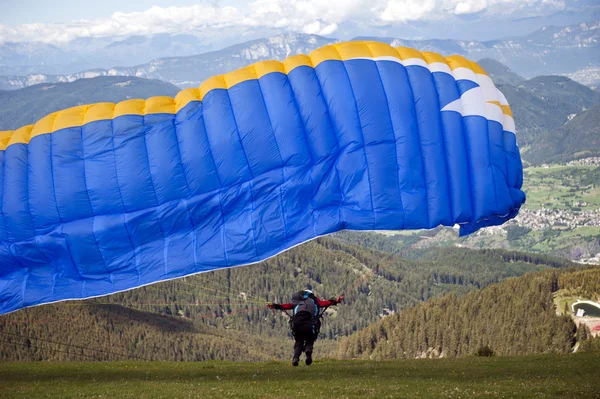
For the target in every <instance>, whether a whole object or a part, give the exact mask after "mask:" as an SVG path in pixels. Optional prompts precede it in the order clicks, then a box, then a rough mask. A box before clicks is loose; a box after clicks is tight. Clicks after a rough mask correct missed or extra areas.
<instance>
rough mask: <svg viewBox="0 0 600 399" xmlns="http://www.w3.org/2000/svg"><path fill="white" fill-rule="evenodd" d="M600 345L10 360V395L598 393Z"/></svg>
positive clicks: (6, 367) (2, 381) (4, 393)
mask: <svg viewBox="0 0 600 399" xmlns="http://www.w3.org/2000/svg"><path fill="white" fill-rule="evenodd" d="M598 364H600V353H578V354H574V355H562V356H558V355H538V356H529V357H496V358H475V357H472V358H463V359H435V360H429V359H427V360H399V361H385V362H375V361H345V362H343V361H330V360H328V361H317V362H315V363H314V364H313V365H312V366H311V367H306V366H304V365H301V366H300V367H298V368H293V367H291V365H289V364H288V363H278V362H272V363H228V362H201V363H159V362H158V363H154V362H151V363H150V362H118V363H109V362H105V363H3V364H0V396H1V397H3V398H31V399H33V398H47V397H52V398H168V399H175V398H229V397H231V398H265V399H267V398H365V397H366V398H396V397H398V398H400V397H401V398H534V397H535V398H582V397H586V398H592V397H600V383H599V382H598V378H597V376H598V375H597V372H598Z"/></svg>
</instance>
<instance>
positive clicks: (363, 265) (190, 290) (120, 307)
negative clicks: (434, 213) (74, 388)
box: [0, 238, 572, 360]
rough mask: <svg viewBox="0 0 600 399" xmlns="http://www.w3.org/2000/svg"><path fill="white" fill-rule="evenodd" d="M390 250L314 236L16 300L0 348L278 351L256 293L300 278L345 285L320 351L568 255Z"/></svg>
mask: <svg viewBox="0 0 600 399" xmlns="http://www.w3.org/2000/svg"><path fill="white" fill-rule="evenodd" d="M398 255H402V254H398V253H393V252H392V253H391V254H390V253H386V252H380V251H376V250H371V249H367V248H364V247H360V246H354V245H348V244H344V243H341V242H340V241H339V240H336V239H334V238H321V239H318V240H315V241H312V242H310V243H307V244H304V245H302V246H300V247H297V248H295V249H292V250H290V251H288V252H285V253H283V254H281V255H279V256H277V257H275V258H272V259H270V260H268V261H266V262H262V263H260V264H257V265H252V266H247V267H241V268H235V269H229V270H221V271H216V272H210V273H205V274H201V275H198V276H194V277H188V278H185V279H181V280H175V281H168V282H163V283H159V284H156V285H152V286H147V287H143V288H139V289H136V290H132V291H128V292H124V293H119V294H115V295H112V296H109V297H104V298H98V299H94V300H88V301H83V302H67V303H62V304H56V305H47V306H42V307H36V308H32V309H25V310H22V311H19V312H15V313H13V314H9V315H5V316H0V335H1V336H0V341H2V342H1V344H0V348H1V349H0V359H3V360H20V359H39V360H41V359H72V360H77V359H82V358H86V359H96V360H105V359H107V358H110V359H118V358H128V357H136V358H149V359H156V360H203V359H231V360H261V359H272V358H283V359H286V358H287V357H288V355H289V353H288V352H289V347H290V345H291V342H290V341H289V338H288V328H287V318H286V316H285V315H283V314H282V313H279V312H274V311H270V310H268V309H266V308H265V303H266V302H267V301H275V302H282V301H286V300H287V299H288V298H289V296H290V294H291V293H293V292H295V291H297V290H300V289H304V288H310V289H312V290H313V291H315V293H316V294H317V295H318V296H320V297H323V298H328V297H331V296H334V295H340V294H345V295H346V300H345V302H344V304H343V305H341V306H338V307H337V308H332V309H331V310H330V311H329V312H328V315H327V318H326V321H325V323H324V326H323V328H322V331H321V332H322V340H321V341H319V351H320V353H321V354H324V353H329V354H330V355H334V354H335V342H336V341H337V340H338V339H339V338H340V337H344V336H348V335H351V334H353V333H354V332H356V331H358V330H361V329H363V328H366V327H367V326H369V325H370V324H371V323H373V322H376V321H378V320H380V319H381V318H382V317H385V316H387V315H390V314H394V313H396V312H398V311H400V310H402V309H405V308H408V307H411V306H414V305H416V304H419V303H421V302H423V301H427V300H429V299H431V298H436V297H440V296H443V295H446V294H448V293H452V292H453V293H455V294H456V295H458V296H461V295H463V294H466V293H468V292H470V291H473V290H476V289H479V288H482V287H485V286H487V285H489V284H493V283H496V282H498V281H502V280H504V279H506V278H508V277H513V276H520V275H523V274H525V273H528V272H531V271H539V270H542V269H545V268H548V267H561V268H562V267H569V266H571V265H572V264H571V263H570V262H567V261H562V260H557V259H554V258H550V257H540V256H536V255H529V254H520V253H510V252H505V251H481V252H478V251H473V250H468V249H460V248H456V249H445V250H439V252H435V253H433V252H430V253H429V254H428V255H427V256H423V257H422V259H414V260H410V259H406V258H403V257H401V256H398ZM70 345H75V347H73V346H70ZM108 352H110V353H108Z"/></svg>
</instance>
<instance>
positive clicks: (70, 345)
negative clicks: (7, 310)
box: [0, 331, 150, 361]
mask: <svg viewBox="0 0 600 399" xmlns="http://www.w3.org/2000/svg"><path fill="white" fill-rule="evenodd" d="M0 334H3V335H8V336H13V337H19V338H27V339H33V340H35V341H40V342H46V343H49V344H56V345H62V346H66V347H71V348H78V349H84V350H89V351H94V352H99V353H104V354H107V355H115V356H121V357H129V358H133V359H138V360H146V361H150V359H146V358H143V357H139V356H134V355H126V354H124V353H115V352H109V351H105V350H102V349H94V348H89V347H86V346H80V345H73V344H65V343H62V342H56V341H50V340H48V339H44V338H34V337H30V336H28V335H20V334H15V333H9V332H5V331H0Z"/></svg>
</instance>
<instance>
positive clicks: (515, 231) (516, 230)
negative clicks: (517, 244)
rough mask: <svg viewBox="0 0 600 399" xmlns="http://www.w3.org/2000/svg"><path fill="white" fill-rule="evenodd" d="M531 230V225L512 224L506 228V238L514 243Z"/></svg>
mask: <svg viewBox="0 0 600 399" xmlns="http://www.w3.org/2000/svg"><path fill="white" fill-rule="evenodd" d="M530 231H531V229H530V228H529V227H525V226H519V225H510V226H508V227H507V228H506V239H507V240H508V242H510V243H511V244H512V243H513V242H514V241H517V240H518V239H519V238H521V237H523V236H525V235H527V234H528V233H529V232H530Z"/></svg>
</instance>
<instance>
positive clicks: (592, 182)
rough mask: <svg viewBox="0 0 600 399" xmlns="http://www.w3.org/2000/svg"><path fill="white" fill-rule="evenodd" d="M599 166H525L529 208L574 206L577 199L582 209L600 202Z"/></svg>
mask: <svg viewBox="0 0 600 399" xmlns="http://www.w3.org/2000/svg"><path fill="white" fill-rule="evenodd" d="M597 170H598V168H597V167H593V166H560V165H552V166H550V167H547V168H546V167H535V168H533V167H531V168H527V169H525V170H524V175H525V178H524V185H523V189H524V190H525V192H526V193H527V204H526V205H525V207H526V208H527V209H539V208H542V207H545V208H552V209H572V208H573V207H574V206H573V204H575V203H585V204H586V205H582V206H579V207H578V208H579V209H582V210H591V209H598V207H599V206H600V188H599V186H600V181H599V180H598V172H597Z"/></svg>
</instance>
